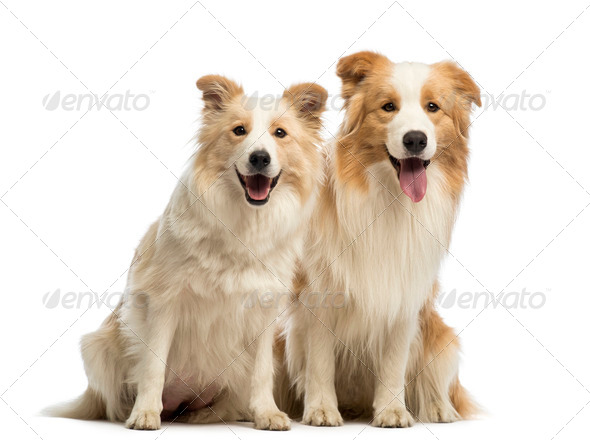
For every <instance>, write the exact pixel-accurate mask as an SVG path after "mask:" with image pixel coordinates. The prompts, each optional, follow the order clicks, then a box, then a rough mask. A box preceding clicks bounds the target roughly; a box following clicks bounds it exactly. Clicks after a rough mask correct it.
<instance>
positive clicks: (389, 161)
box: [285, 52, 481, 427]
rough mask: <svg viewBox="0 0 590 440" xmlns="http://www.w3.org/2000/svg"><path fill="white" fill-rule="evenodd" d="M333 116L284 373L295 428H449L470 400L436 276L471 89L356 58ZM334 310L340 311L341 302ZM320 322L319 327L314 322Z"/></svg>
mask: <svg viewBox="0 0 590 440" xmlns="http://www.w3.org/2000/svg"><path fill="white" fill-rule="evenodd" d="M337 74H338V76H339V77H340V78H341V79H342V83H343V85H342V92H343V97H344V100H345V111H346V114H345V120H344V122H343V124H342V126H341V129H340V132H339V135H338V136H337V140H336V142H334V143H333V144H332V145H331V147H330V148H328V149H327V151H326V169H325V172H326V175H327V178H326V181H325V183H324V185H323V188H322V189H321V191H320V196H319V200H318V205H317V207H316V209H315V213H314V215H313V218H312V222H311V228H310V229H309V238H308V246H307V248H306V253H305V256H304V258H303V259H302V265H301V273H300V276H299V277H298V279H297V284H298V291H299V293H298V294H299V298H300V299H301V300H302V302H303V303H306V301H305V300H306V296H308V295H311V294H313V293H312V292H322V293H324V294H330V293H333V294H336V293H338V294H339V295H341V294H344V295H345V298H346V300H345V301H344V306H343V307H342V306H339V307H317V308H312V309H311V310H309V309H307V308H305V307H297V308H293V309H291V313H290V316H289V318H288V320H287V324H286V326H287V327H286V332H285V334H286V350H287V362H288V367H289V371H290V376H291V378H292V380H293V381H294V383H295V385H296V389H297V391H298V392H299V394H300V396H304V406H305V408H304V413H303V422H304V423H306V424H311V425H326V426H334V425H340V424H342V417H341V414H340V411H339V409H340V410H342V411H347V412H351V413H354V414H359V413H361V412H370V413H372V417H373V419H372V423H373V425H375V426H381V427H406V426H410V425H411V424H412V423H413V422H414V420H415V419H417V420H419V421H422V422H451V421H454V420H458V419H459V418H463V417H466V416H468V415H469V414H470V413H471V412H472V411H473V410H474V404H473V403H472V402H471V400H470V399H469V397H468V395H467V393H466V392H465V390H464V389H463V387H462V386H461V384H460V383H459V380H458V353H459V344H458V341H457V339H456V336H455V334H454V332H453V330H452V329H451V328H449V327H447V326H446V325H445V324H444V323H443V322H442V320H441V318H440V316H439V315H438V314H437V312H436V311H435V309H434V304H433V303H434V298H435V297H436V294H437V273H438V270H439V267H440V263H441V260H442V258H443V256H444V255H445V251H446V249H447V248H448V246H449V242H450V239H451V231H452V228H453V223H454V221H455V215H456V212H457V206H458V203H459V200H460V197H461V193H462V190H463V185H464V183H465V180H466V179H467V156H468V149H467V129H468V126H469V115H470V111H471V106H472V104H473V103H475V104H477V105H481V102H480V97H479V88H478V87H477V85H476V84H475V83H474V81H473V80H472V79H471V78H470V76H469V75H468V74H467V73H466V72H465V71H463V70H462V69H460V68H459V67H458V66H457V65H455V64H454V63H451V62H441V63H437V64H433V65H426V64H420V63H400V64H396V63H393V62H391V61H390V60H389V59H387V58H386V57H384V56H382V55H380V54H377V53H373V52H360V53H356V54H353V55H350V56H347V57H345V58H342V59H341V60H340V61H339V63H338V68H337ZM339 304H341V303H339ZM318 318H319V319H318Z"/></svg>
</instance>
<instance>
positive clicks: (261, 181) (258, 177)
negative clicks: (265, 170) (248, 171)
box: [244, 174, 271, 200]
mask: <svg viewBox="0 0 590 440" xmlns="http://www.w3.org/2000/svg"><path fill="white" fill-rule="evenodd" d="M244 180H245V182H246V190H247V191H248V195H249V196H250V198H251V199H253V200H264V199H266V198H267V197H268V193H269V192H270V181H271V179H270V178H269V177H266V176H263V175H262V174H255V175H253V176H245V177H244Z"/></svg>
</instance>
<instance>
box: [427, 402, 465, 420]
mask: <svg viewBox="0 0 590 440" xmlns="http://www.w3.org/2000/svg"><path fill="white" fill-rule="evenodd" d="M432 413H433V414H432V421H433V422H436V423H452V422H456V421H457V420H459V414H457V411H456V410H455V408H453V406H452V405H451V404H450V403H448V404H440V405H435V406H434V408H433V409H432Z"/></svg>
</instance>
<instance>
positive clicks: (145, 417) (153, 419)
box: [125, 411, 162, 431]
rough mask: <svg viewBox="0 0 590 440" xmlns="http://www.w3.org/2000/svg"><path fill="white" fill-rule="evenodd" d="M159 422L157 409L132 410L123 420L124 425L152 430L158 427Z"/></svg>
mask: <svg viewBox="0 0 590 440" xmlns="http://www.w3.org/2000/svg"><path fill="white" fill-rule="evenodd" d="M161 423H162V422H161V419H160V413H159V412H157V411H133V412H132V413H131V415H130V416H129V418H128V419H127V421H126V422H125V427H126V428H129V429H138V430H145V431H153V430H155V429H160V425H161Z"/></svg>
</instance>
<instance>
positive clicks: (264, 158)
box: [249, 150, 270, 171]
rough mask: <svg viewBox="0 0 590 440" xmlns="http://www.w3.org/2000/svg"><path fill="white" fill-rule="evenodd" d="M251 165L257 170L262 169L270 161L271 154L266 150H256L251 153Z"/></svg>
mask: <svg viewBox="0 0 590 440" xmlns="http://www.w3.org/2000/svg"><path fill="white" fill-rule="evenodd" d="M249 160H250V165H252V168H253V169H254V170H256V171H261V170H262V169H263V168H264V167H266V166H268V164H269V163H270V154H268V152H266V151H264V150H259V151H255V152H254V153H252V154H251V155H250V159H249Z"/></svg>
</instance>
